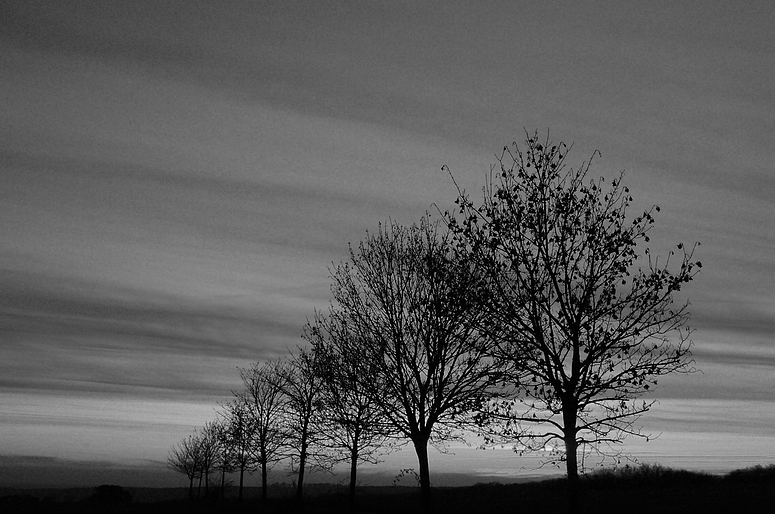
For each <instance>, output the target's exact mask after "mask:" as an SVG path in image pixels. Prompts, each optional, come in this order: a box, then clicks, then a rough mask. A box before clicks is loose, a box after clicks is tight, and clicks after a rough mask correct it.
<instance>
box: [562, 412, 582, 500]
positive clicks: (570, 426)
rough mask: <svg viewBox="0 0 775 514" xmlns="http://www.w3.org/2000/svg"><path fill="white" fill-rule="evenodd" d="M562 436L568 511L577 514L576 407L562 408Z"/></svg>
mask: <svg viewBox="0 0 775 514" xmlns="http://www.w3.org/2000/svg"><path fill="white" fill-rule="evenodd" d="M562 417H563V425H564V427H563V428H564V429H563V436H564V438H565V467H566V469H567V472H568V512H569V513H570V514H577V513H578V512H579V511H580V502H579V488H578V483H579V462H578V443H577V442H576V436H577V430H576V409H574V408H563V413H562Z"/></svg>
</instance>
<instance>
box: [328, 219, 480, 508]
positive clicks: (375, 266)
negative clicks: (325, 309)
mask: <svg viewBox="0 0 775 514" xmlns="http://www.w3.org/2000/svg"><path fill="white" fill-rule="evenodd" d="M332 279H333V285H332V287H331V290H332V293H333V298H334V305H335V308H336V310H337V311H338V312H339V313H341V315H342V316H343V317H344V318H345V319H346V323H347V324H348V330H349V331H351V332H352V334H353V336H354V337H353V338H352V345H353V346H352V349H351V351H352V355H353V356H355V358H356V359H357V360H359V361H360V362H363V363H367V362H368V363H370V364H373V365H374V368H372V369H369V368H364V373H363V374H362V377H361V382H360V385H362V386H364V387H365V388H366V389H365V391H368V392H369V394H370V395H371V399H372V400H373V401H375V402H376V403H377V404H378V405H379V407H380V409H381V410H382V412H383V413H384V415H385V417H386V419H387V421H388V423H390V424H391V425H392V427H393V429H395V431H396V432H398V433H400V434H401V435H402V436H403V437H406V438H407V439H409V440H410V441H412V444H413V446H414V449H415V452H416V454H417V458H418V464H419V475H420V489H421V494H422V499H423V505H424V507H425V508H428V507H429V506H430V470H429V466H428V444H429V443H431V444H434V443H443V442H444V441H446V440H449V439H450V438H452V437H454V436H455V433H456V429H458V428H459V427H460V426H461V424H463V423H464V422H465V420H466V417H465V416H464V413H465V412H467V411H468V410H469V409H470V408H472V406H474V405H476V404H477V402H479V401H480V399H481V397H482V395H484V394H485V393H486V391H487V389H488V386H489V385H490V384H491V381H492V379H493V372H494V368H493V365H492V362H491V360H490V359H489V358H488V357H487V353H488V351H487V347H486V344H485V343H486V341H485V340H484V339H483V338H482V337H481V335H480V333H479V332H478V330H477V328H478V327H479V326H480V324H481V322H482V320H481V319H479V313H480V311H479V310H477V308H476V307H477V305H478V304H479V299H478V292H479V289H480V284H479V279H478V277H477V276H476V275H475V274H473V273H471V269H470V266H469V263H468V262H467V261H466V260H465V258H462V259H458V258H457V256H456V255H455V254H454V252H453V251H452V248H451V247H450V245H449V237H448V234H447V233H446V232H445V233H442V232H441V231H440V230H439V224H438V223H435V222H432V221H430V220H429V219H428V217H427V216H426V217H425V218H423V220H422V221H421V223H420V224H419V225H416V224H415V225H412V226H409V227H404V226H401V225H399V224H397V223H391V224H389V225H388V226H386V227H382V226H381V227H380V229H379V231H378V233H377V234H373V235H371V234H370V235H368V236H367V238H366V239H365V240H364V241H362V242H361V243H360V245H359V246H358V248H357V250H356V249H353V248H350V259H349V262H345V263H341V264H340V265H338V266H336V267H335V268H334V269H333V270H332ZM348 358H350V357H348Z"/></svg>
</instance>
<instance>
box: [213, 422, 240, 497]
mask: <svg viewBox="0 0 775 514" xmlns="http://www.w3.org/2000/svg"><path fill="white" fill-rule="evenodd" d="M223 414H224V413H223V412H220V413H219V417H218V419H216V420H215V421H214V422H213V423H214V428H215V433H216V439H217V445H218V454H217V456H216V459H215V469H217V470H218V471H220V473H221V481H220V491H221V493H220V494H221V500H223V499H224V495H225V492H226V475H227V474H228V473H233V472H235V471H237V459H236V451H235V448H234V446H233V445H232V440H231V434H230V430H229V420H228V418H226V417H224V415H223Z"/></svg>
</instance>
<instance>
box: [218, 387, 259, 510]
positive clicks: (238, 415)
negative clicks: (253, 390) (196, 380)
mask: <svg viewBox="0 0 775 514" xmlns="http://www.w3.org/2000/svg"><path fill="white" fill-rule="evenodd" d="M251 416H252V414H251V410H250V407H249V404H248V403H247V398H246V393H245V392H241V393H239V394H237V396H236V398H235V399H233V400H232V401H230V402H229V403H227V404H226V405H224V406H223V408H222V411H221V419H222V430H221V439H222V442H223V449H222V451H223V452H224V456H223V461H222V462H223V464H226V463H227V462H228V469H225V470H223V471H226V472H227V473H231V472H236V473H238V474H239V488H238V491H239V492H238V498H239V500H240V501H242V492H243V489H244V484H245V472H248V473H251V472H253V471H255V469H256V468H257V461H256V458H255V456H254V437H255V430H256V426H255V424H254V423H253V421H252V419H253V418H252V417H251ZM224 480H225V478H224V477H223V476H222V477H221V485H223V482H224Z"/></svg>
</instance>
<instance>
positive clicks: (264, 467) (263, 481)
mask: <svg viewBox="0 0 775 514" xmlns="http://www.w3.org/2000/svg"><path fill="white" fill-rule="evenodd" d="M268 472H269V470H268V469H267V465H266V458H264V460H262V461H261V499H262V500H266V480H267V477H266V474H267V473H268Z"/></svg>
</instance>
